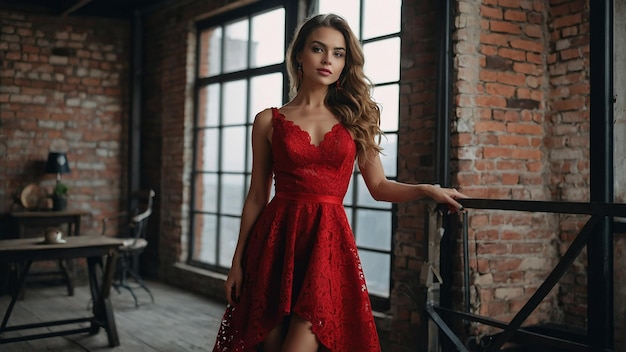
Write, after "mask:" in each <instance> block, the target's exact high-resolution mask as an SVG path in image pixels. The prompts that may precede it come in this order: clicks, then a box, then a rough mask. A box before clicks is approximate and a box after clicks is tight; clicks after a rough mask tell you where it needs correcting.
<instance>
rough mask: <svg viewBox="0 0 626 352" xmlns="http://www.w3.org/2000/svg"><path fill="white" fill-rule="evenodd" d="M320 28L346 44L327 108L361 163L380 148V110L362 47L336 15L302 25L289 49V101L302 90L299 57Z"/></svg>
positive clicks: (322, 17) (325, 16)
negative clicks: (349, 138) (347, 135)
mask: <svg viewBox="0 0 626 352" xmlns="http://www.w3.org/2000/svg"><path fill="white" fill-rule="evenodd" d="M320 27H330V28H333V29H336V30H338V31H339V32H341V34H343V38H344V40H345V41H346V59H345V60H346V62H345V66H344V68H343V71H342V72H341V75H340V76H339V80H338V81H337V82H338V84H337V83H333V84H331V85H330V86H329V88H328V94H327V95H326V105H327V106H328V108H329V109H330V110H331V111H332V112H333V113H334V114H335V115H336V116H337V117H338V118H339V119H340V120H341V123H342V124H343V125H344V126H345V127H346V128H347V129H348V130H349V131H350V133H351V134H352V136H353V137H354V140H355V142H356V145H357V153H358V155H359V159H360V160H361V162H363V161H365V160H367V159H368V156H369V155H371V153H373V152H375V153H379V152H381V151H382V148H381V147H380V137H381V136H382V131H381V129H380V107H379V105H378V104H377V103H376V102H375V101H374V100H373V99H372V97H371V89H372V82H371V81H370V80H369V79H368V78H367V77H366V76H365V73H364V72H363V66H364V65H365V58H364V56H363V49H362V48H361V43H360V42H359V40H358V39H357V38H356V36H355V35H354V33H353V32H352V30H351V29H350V27H349V26H348V23H347V22H346V21H345V20H344V19H343V18H342V17H341V16H338V15H335V14H325V15H316V16H314V17H311V18H309V19H308V20H306V21H305V22H303V23H302V24H301V25H300V27H299V28H298V29H297V30H296V35H295V36H294V38H293V40H292V41H291V43H290V44H289V48H288V49H287V58H286V61H287V72H288V74H289V81H290V93H289V97H290V98H293V97H295V96H296V94H297V93H298V90H299V89H300V78H299V76H298V61H297V56H298V54H299V53H300V52H302V50H304V46H305V45H306V40H307V38H308V37H309V35H310V34H311V33H312V32H313V31H315V30H316V29H318V28H320Z"/></svg>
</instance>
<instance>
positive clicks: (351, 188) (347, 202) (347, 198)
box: [343, 175, 355, 205]
mask: <svg viewBox="0 0 626 352" xmlns="http://www.w3.org/2000/svg"><path fill="white" fill-rule="evenodd" d="M354 178H355V176H354V175H352V177H351V178H350V183H349V184H348V190H347V191H346V196H345V197H344V198H343V204H345V205H352V197H353V193H352V192H354V186H353V184H354Z"/></svg>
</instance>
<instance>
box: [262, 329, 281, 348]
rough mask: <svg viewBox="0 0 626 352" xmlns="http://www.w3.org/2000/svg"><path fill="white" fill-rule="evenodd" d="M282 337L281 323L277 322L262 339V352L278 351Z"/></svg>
mask: <svg viewBox="0 0 626 352" xmlns="http://www.w3.org/2000/svg"><path fill="white" fill-rule="evenodd" d="M283 337H284V334H283V324H279V325H278V326H276V327H275V328H274V329H272V331H270V333H269V334H267V336H266V337H265V340H263V352H280V350H281V348H282V344H283Z"/></svg>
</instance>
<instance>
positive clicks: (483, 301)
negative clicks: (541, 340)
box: [455, 0, 558, 334]
mask: <svg viewBox="0 0 626 352" xmlns="http://www.w3.org/2000/svg"><path fill="white" fill-rule="evenodd" d="M544 6H545V5H544V2H543V1H517V0H511V1H496V0H483V1H480V0H478V1H460V2H459V7H458V15H457V18H456V24H457V33H456V35H455V37H456V38H455V39H456V40H455V54H456V55H457V59H456V65H457V68H458V80H457V81H456V82H455V89H456V92H457V95H456V101H457V104H458V105H457V117H458V122H457V128H458V132H459V138H458V140H457V141H458V146H457V147H458V150H459V152H458V154H459V158H460V162H459V163H460V167H459V174H458V180H459V183H460V184H461V186H462V190H463V191H464V192H465V193H466V194H468V195H470V196H472V197H476V198H495V199H518V200H522V199H527V200H548V199H549V194H548V189H547V187H546V183H547V177H546V175H547V170H546V167H545V163H546V154H545V149H544V147H543V138H544V136H545V134H546V130H545V118H546V116H545V111H546V96H547V94H548V91H549V87H548V82H547V77H546V68H545V67H546V60H547V57H546V55H545V52H546V49H547V39H548V38H547V35H546V8H545V7H544ZM553 224H554V220H553V217H552V216H549V215H546V214H541V213H519V212H518V213H516V212H497V211H471V212H470V216H469V226H470V228H469V236H470V241H471V244H470V247H471V250H470V268H471V276H472V282H471V285H472V286H471V288H472V292H471V294H472V307H473V310H474V311H475V312H476V313H478V314H481V315H485V316H490V317H492V318H494V319H498V320H503V321H508V320H510V319H511V318H512V317H513V315H514V314H516V313H517V312H518V311H519V309H520V308H521V306H522V305H523V304H524V303H526V301H527V300H528V299H529V298H530V296H531V295H532V294H533V293H534V292H535V291H536V289H537V287H538V286H539V285H540V284H541V282H542V280H543V278H545V276H547V274H548V271H549V270H550V269H551V268H552V266H553V265H554V263H555V259H556V258H555V248H554V245H553V241H554V239H555V237H556V234H555V232H554V229H553V226H554V225H553ZM459 247H460V246H459ZM557 307H558V304H557V302H556V295H555V294H554V293H552V294H551V295H549V296H548V297H547V298H546V299H545V300H544V302H543V303H542V304H541V305H540V306H539V307H538V309H537V310H536V311H535V312H534V313H533V315H531V317H529V319H527V320H526V322H525V324H535V323H538V322H541V321H544V320H549V319H551V318H552V316H551V315H552V313H551V312H554V311H555V308H557ZM474 328H475V331H474V333H476V334H482V333H492V332H493V330H492V329H485V327H484V326H475V327H474Z"/></svg>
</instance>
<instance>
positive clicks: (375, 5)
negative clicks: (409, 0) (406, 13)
mask: <svg viewBox="0 0 626 352" xmlns="http://www.w3.org/2000/svg"><path fill="white" fill-rule="evenodd" d="M363 5H364V6H363V39H369V38H373V37H379V36H382V35H386V34H392V33H398V32H400V9H401V5H402V0H364V1H363ZM383 18H384V20H381V19H383Z"/></svg>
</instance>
